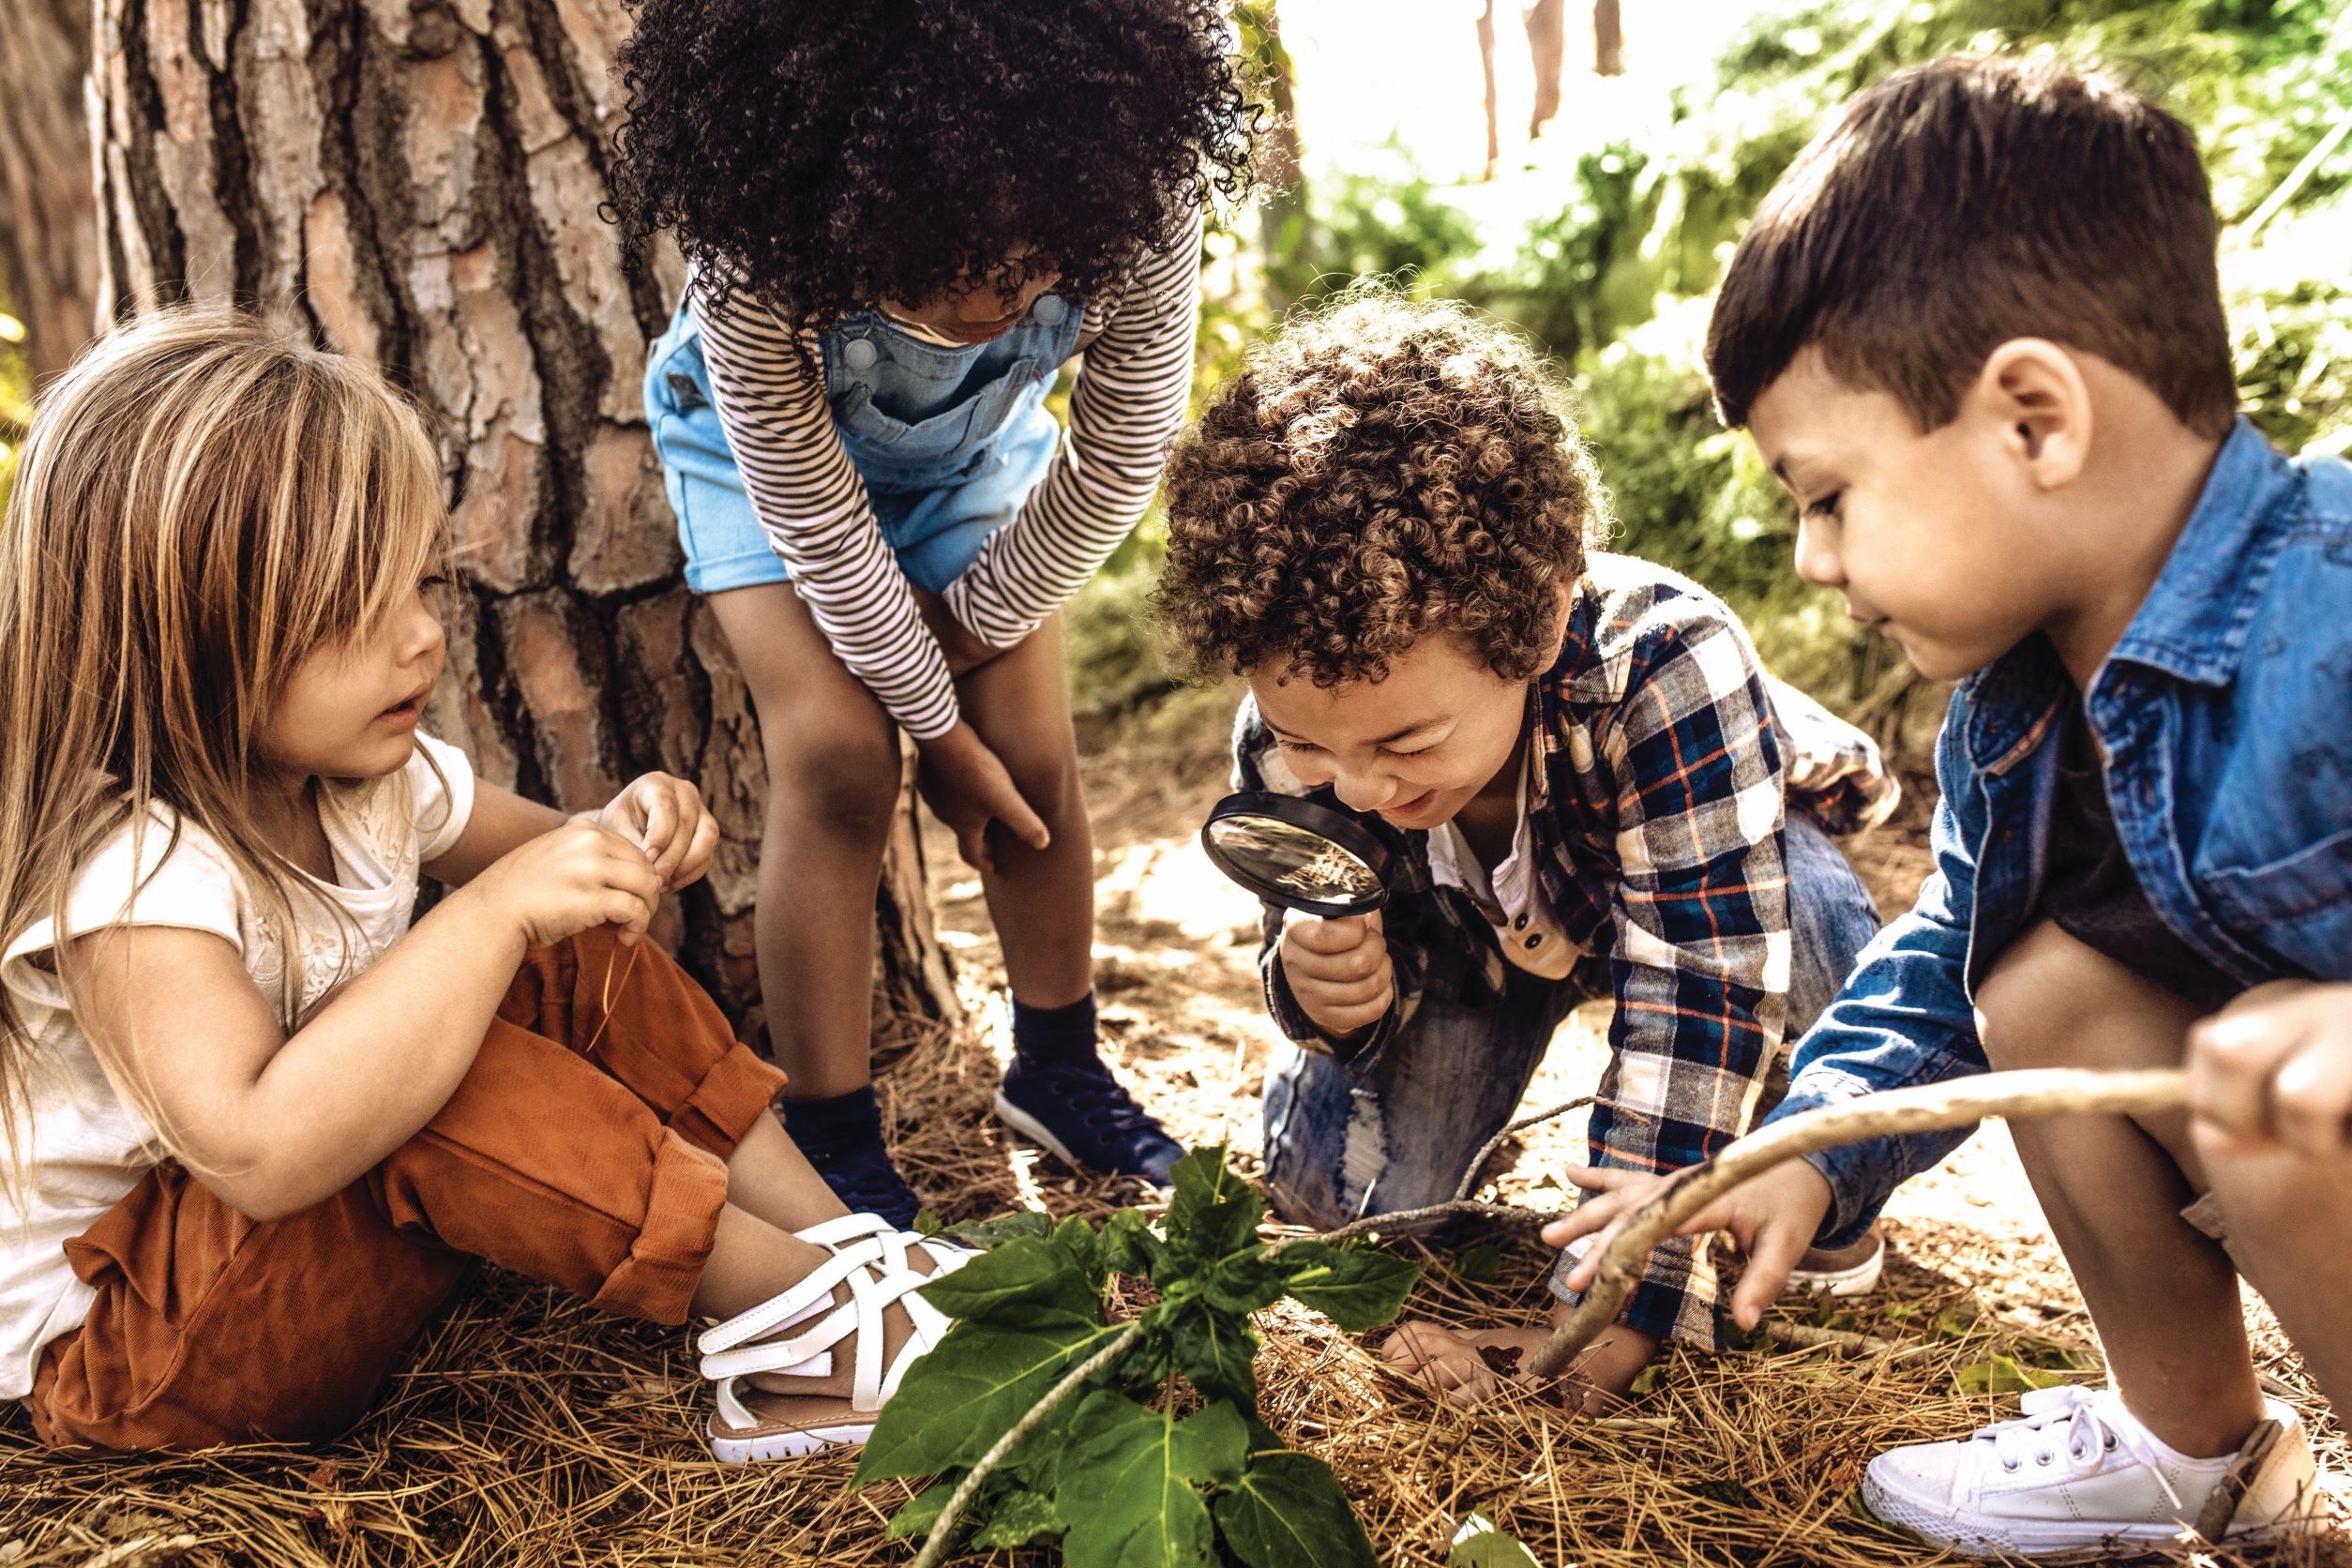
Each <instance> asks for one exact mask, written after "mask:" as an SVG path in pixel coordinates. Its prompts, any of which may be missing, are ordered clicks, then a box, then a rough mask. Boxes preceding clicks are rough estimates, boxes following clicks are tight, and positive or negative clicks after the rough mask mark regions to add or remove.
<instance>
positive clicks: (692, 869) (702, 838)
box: [670, 811, 718, 888]
mask: <svg viewBox="0 0 2352 1568" xmlns="http://www.w3.org/2000/svg"><path fill="white" fill-rule="evenodd" d="M717 852H718V819H717V818H716V817H714V816H712V815H711V814H710V813H709V812H707V811H703V812H700V813H698V814H697V816H696V818H695V822H694V837H692V839H690V840H689V841H688V842H687V844H686V853H685V854H684V855H682V856H681V857H680V858H679V861H678V869H677V871H676V873H675V874H674V875H673V876H671V879H670V885H671V887H672V888H680V887H686V886H690V885H691V884H693V883H694V882H697V881H699V880H700V879H701V875H702V873H703V872H705V871H707V870H709V869H710V868H711V857H712V856H713V855H715V854H716V853H717Z"/></svg>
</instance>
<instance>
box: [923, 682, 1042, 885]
mask: <svg viewBox="0 0 2352 1568" xmlns="http://www.w3.org/2000/svg"><path fill="white" fill-rule="evenodd" d="M922 746H923V765H922V767H921V769H920V770H919V771H918V772H917V773H916V775H915V783H916V785H917V787H919V788H920V789H921V790H922V792H923V798H924V800H925V801H926V802H927V803H928V804H929V806H930V807H931V811H932V813H933V815H935V816H937V817H938V818H939V820H940V821H941V822H945V823H946V824H947V825H948V827H949V828H950V829H951V830H953V831H954V833H955V835H956V850H957V853H959V854H961V855H962V856H963V857H964V864H965V865H967V866H969V867H972V869H973V870H975V871H991V872H992V871H994V870H995V869H996V859H995V857H994V856H993V855H992V854H991V853H990V852H989V850H988V824H989V823H990V822H1003V824H1004V827H1005V829H1006V831H1007V832H1009V833H1011V834H1012V836H1013V837H1016V838H1018V839H1019V840H1020V841H1021V842H1022V843H1024V844H1026V845H1028V846H1029V847H1030V848H1031V849H1033V850H1042V849H1044V848H1045V847H1046V846H1047V845H1048V844H1050V843H1051V842H1052V841H1053V836H1052V835H1051V834H1050V833H1048V832H1047V830H1046V824H1045V820H1044V819H1043V818H1041V817H1039V816H1038V815H1037V813H1036V812H1034V811H1033V810H1031V809H1030V806H1029V802H1028V801H1026V800H1024V799H1022V798H1021V792H1020V789H1019V787H1018V785H1016V784H1015V783H1014V782H1013V776H1012V775H1011V774H1010V773H1007V772H1006V771H1005V768H1004V764H1003V761H1000V760H999V759H998V757H997V754H996V753H995V752H993V751H991V750H989V749H988V742H986V741H984V740H982V739H981V738H980V733H979V731H976V730H974V729H972V726H971V725H970V724H967V723H965V722H964V721H963V720H962V719H957V721H956V727H955V728H954V729H953V730H950V731H947V733H945V734H943V735H941V736H938V737H936V738H935V739H932V740H927V741H925V742H923V743H922Z"/></svg>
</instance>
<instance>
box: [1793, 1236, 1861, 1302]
mask: <svg viewBox="0 0 2352 1568" xmlns="http://www.w3.org/2000/svg"><path fill="white" fill-rule="evenodd" d="M1886 1272H1887V1249H1886V1245H1885V1244H1883V1243H1881V1244H1879V1247H1878V1250H1877V1251H1876V1252H1874V1253H1872V1254H1871V1255H1870V1256H1869V1257H1868V1258H1865V1259H1862V1261H1861V1262H1859V1263H1857V1264H1855V1265H1854V1266H1853V1267H1852V1268H1850V1269H1792V1270H1790V1271H1789V1274H1788V1282H1787V1284H1786V1285H1783V1286H1782V1287H1781V1291H1780V1293H1781V1295H1782V1296H1784V1297H1787V1296H1840V1297H1843V1296H1866V1295H1868V1294H1870V1293H1871V1292H1872V1291H1873V1290H1876V1289H1878V1282H1879V1280H1880V1279H1882V1278H1884V1277H1885V1275H1886Z"/></svg>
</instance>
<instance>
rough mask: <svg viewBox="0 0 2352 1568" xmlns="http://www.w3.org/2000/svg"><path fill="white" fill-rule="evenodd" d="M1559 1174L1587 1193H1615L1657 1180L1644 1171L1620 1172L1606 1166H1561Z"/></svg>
mask: <svg viewBox="0 0 2352 1568" xmlns="http://www.w3.org/2000/svg"><path fill="white" fill-rule="evenodd" d="M1560 1174H1561V1175H1562V1176H1565V1177H1567V1178H1568V1180H1570V1181H1571V1182H1574V1183H1575V1184H1576V1185H1578V1186H1580V1187H1582V1188H1583V1189H1584V1190H1585V1191H1587V1192H1615V1191H1616V1190H1617V1189H1618V1188H1620V1187H1631V1186H1639V1185H1642V1184H1647V1183H1651V1182H1654V1181H1656V1180H1657V1178H1656V1177H1654V1176H1652V1175H1651V1174H1650V1173H1649V1172H1648V1171H1646V1170H1620V1169H1618V1168H1616V1167H1614V1166H1606V1165H1563V1166H1561V1167H1560Z"/></svg>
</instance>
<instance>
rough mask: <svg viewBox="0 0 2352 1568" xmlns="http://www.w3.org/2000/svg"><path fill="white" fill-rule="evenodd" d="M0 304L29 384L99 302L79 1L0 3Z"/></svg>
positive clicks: (88, 327) (86, 29) (65, 353)
mask: <svg viewBox="0 0 2352 1568" xmlns="http://www.w3.org/2000/svg"><path fill="white" fill-rule="evenodd" d="M0 42H5V44H6V46H7V50H8V91H7V92H5V93H0V303H5V304H6V306H7V307H8V309H10V310H11V311H12V313H13V314H14V315H15V316H16V318H17V319H18V320H19V321H21V322H23V324H24V326H25V339H24V350H23V352H24V356H25V359H26V361H27V363H28V364H29V365H30V366H31V368H32V371H33V384H35V385H36V386H38V385H39V384H41V383H42V382H44V381H46V380H47V379H48V378H49V377H51V376H53V375H54V374H56V373H57V372H58V371H59V370H62V369H65V368H66V367H67V365H68V364H70V363H71V362H72V360H73V356H74V355H75V354H77V353H79V352H80V351H81V348H82V345H83V344H84V343H86V342H88V341H89V339H90V334H91V333H92V331H94V330H95V327H96V323H97V319H98V316H97V309H98V247H97V213H96V208H95V202H94V199H93V196H92V194H91V179H90V137H89V129H88V126H89V119H88V113H87V111H86V109H85V108H84V106H83V75H84V73H85V72H87V71H88V69H89V66H90V11H89V6H88V4H87V0H0Z"/></svg>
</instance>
